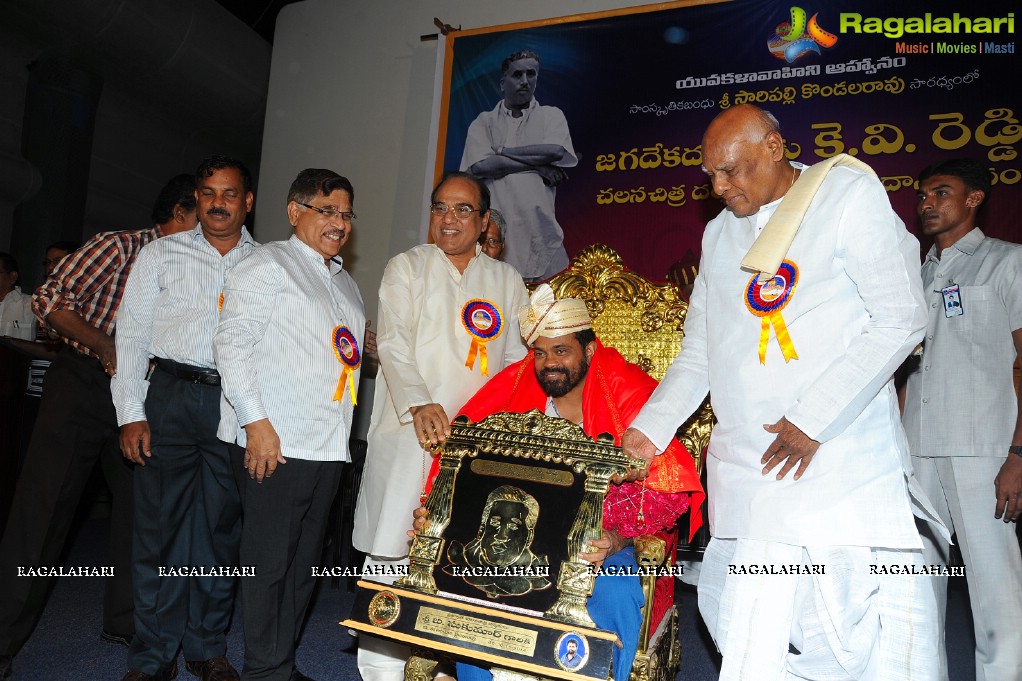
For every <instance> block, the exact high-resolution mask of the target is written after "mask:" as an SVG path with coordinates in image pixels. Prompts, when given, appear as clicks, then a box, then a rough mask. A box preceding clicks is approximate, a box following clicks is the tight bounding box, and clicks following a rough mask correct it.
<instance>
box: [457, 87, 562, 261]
mask: <svg viewBox="0 0 1022 681" xmlns="http://www.w3.org/2000/svg"><path fill="white" fill-rule="evenodd" d="M534 144H556V145H559V146H560V147H562V148H563V149H564V152H565V153H564V157H563V158H562V159H561V160H560V161H558V162H557V163H554V164H553V165H556V166H559V167H562V168H572V167H574V166H575V165H577V164H578V158H577V157H576V156H575V149H574V147H573V146H572V144H571V134H570V133H569V132H568V121H567V120H565V118H564V114H563V113H562V112H561V110H560V109H558V108H557V107H556V106H542V105H540V104H539V102H537V101H536V100H535V99H533V100H532V102H531V103H530V104H529V107H528V108H527V109H526V110H525V111H524V112H522V116H521V117H519V118H515V117H514V116H512V115H511V111H510V110H509V109H508V108H507V107H506V106H505V105H504V102H503V101H500V102H498V103H497V106H496V107H495V108H493V109H492V110H490V111H484V112H482V113H481V114H479V116H477V117H476V119H475V120H474V121H472V125H470V126H469V128H468V136H467V137H466V139H465V152H464V154H463V155H462V157H461V169H462V170H468V169H469V168H471V167H472V165H473V164H475V163H478V162H479V161H482V160H483V159H485V158H487V157H489V156H492V155H494V154H496V153H499V152H500V150H501V149H504V148H513V147H524V146H530V145H534ZM485 182H486V187H487V188H488V189H489V190H490V205H491V207H492V208H496V209H497V210H499V211H500V212H501V214H502V215H503V216H504V218H505V219H506V220H507V233H506V234H505V235H504V262H506V263H509V264H510V265H512V266H513V267H515V268H516V269H517V270H518V271H519V272H521V273H522V276H523V277H526V278H528V279H530V280H532V279H546V278H548V277H550V276H553V275H554V274H556V273H558V272H560V271H561V270H563V269H564V268H565V267H567V266H568V254H567V252H566V251H565V250H564V232H563V231H562V230H561V226H560V224H558V222H557V217H556V216H555V215H554V199H555V198H556V197H557V189H556V188H554V187H549V186H547V185H546V184H545V183H544V182H543V178H542V177H540V176H539V174H537V173H535V172H524V173H510V174H508V175H505V176H504V177H497V178H487V179H486V180H485Z"/></svg>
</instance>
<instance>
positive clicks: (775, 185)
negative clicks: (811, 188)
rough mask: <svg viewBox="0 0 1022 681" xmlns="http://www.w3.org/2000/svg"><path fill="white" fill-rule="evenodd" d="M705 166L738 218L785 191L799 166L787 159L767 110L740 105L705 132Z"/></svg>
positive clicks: (717, 188) (727, 112) (704, 168)
mask: <svg viewBox="0 0 1022 681" xmlns="http://www.w3.org/2000/svg"><path fill="white" fill-rule="evenodd" d="M703 170H705V171H706V173H707V175H709V176H710V179H711V181H712V183H713V191H714V192H715V193H716V194H718V195H719V196H720V197H721V198H722V199H724V201H725V202H726V203H727V207H728V210H730V211H731V212H733V213H734V214H735V215H736V216H738V217H745V216H747V215H752V214H754V213H755V212H757V211H758V210H759V209H760V208H762V207H763V206H764V205H766V204H768V203H770V202H772V201H776V200H777V199H779V198H781V197H782V196H784V194H785V192H787V191H788V188H789V187H790V186H791V184H792V182H793V181H794V177H795V169H794V168H792V166H791V165H790V164H789V163H788V162H787V161H786V160H785V158H784V140H783V139H782V138H781V133H780V128H779V126H778V124H777V119H776V118H774V117H773V115H771V114H770V113H769V112H766V111H764V110H762V109H760V108H759V107H755V106H752V105H750V104H742V105H740V106H736V107H734V108H731V109H728V110H727V111H724V112H722V113H721V114H720V115H718V116H717V117H716V118H714V119H713V121H711V122H710V125H709V127H707V128H706V133H705V134H704V135H703Z"/></svg>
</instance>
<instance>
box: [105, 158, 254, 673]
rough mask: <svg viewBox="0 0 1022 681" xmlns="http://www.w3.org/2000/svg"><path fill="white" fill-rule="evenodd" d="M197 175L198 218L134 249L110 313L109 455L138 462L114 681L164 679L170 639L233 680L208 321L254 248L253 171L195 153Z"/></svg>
mask: <svg viewBox="0 0 1022 681" xmlns="http://www.w3.org/2000/svg"><path fill="white" fill-rule="evenodd" d="M195 183H196V192H195V195H196V200H197V203H198V216H199V225H198V226H197V227H196V228H195V229H193V230H190V231H187V232H181V233H180V234H174V235H171V236H168V237H164V238H163V239H158V240H156V241H154V242H152V243H150V244H148V245H147V246H146V247H145V248H143V249H142V250H141V251H140V252H139V255H138V258H137V259H136V261H135V265H134V267H133V268H132V270H131V274H130V275H129V276H128V283H127V285H126V287H125V292H124V297H123V299H122V300H121V307H120V309H119V310H118V313H117V334H116V343H117V373H116V375H115V376H114V378H113V382H112V383H111V393H112V395H113V400H114V407H115V408H116V410H117V423H118V425H119V426H120V428H121V452H122V453H123V454H124V456H125V457H126V458H127V459H130V460H131V461H133V462H135V463H136V464H138V467H137V468H136V469H135V473H134V492H135V500H136V503H135V529H134V535H133V542H132V563H133V570H132V577H133V578H134V589H135V637H134V639H133V640H132V642H131V648H130V650H129V652H128V667H129V669H130V671H129V672H128V674H127V675H126V676H125V677H124V678H123V680H122V681H151V680H155V681H169V679H173V678H174V677H175V676H176V675H177V655H178V650H179V649H183V652H184V656H185V661H186V668H187V669H188V671H189V672H191V673H192V674H194V675H195V676H197V677H199V678H200V679H201V681H221V680H223V681H232V680H236V679H237V678H238V673H237V672H236V671H235V670H234V668H233V667H231V665H230V663H229V662H228V661H227V658H226V656H225V654H226V651H227V639H226V630H227V626H228V624H229V623H230V618H231V610H232V606H233V602H234V586H235V583H236V580H235V579H234V574H235V571H236V570H237V567H238V544H239V541H240V539H241V500H240V499H239V497H238V488H237V484H236V483H235V481H234V475H233V473H232V472H231V465H230V455H229V453H228V450H227V445H226V444H224V443H223V442H221V441H220V440H219V439H217V428H218V426H219V425H220V375H219V374H218V373H217V371H216V368H215V363H214V361H213V332H214V331H215V330H216V325H217V322H218V320H219V317H220V314H219V310H220V301H221V299H222V293H223V289H224V278H225V277H226V275H227V272H228V270H230V269H231V268H232V267H234V266H235V265H236V264H237V263H238V262H240V261H241V260H242V259H243V258H245V257H246V256H248V255H249V253H251V252H252V251H254V250H255V248H256V246H257V244H256V243H255V241H253V240H252V237H251V236H250V235H249V233H248V230H247V229H245V227H244V224H243V223H244V221H245V216H246V215H247V214H248V212H249V211H251V210H252V203H253V201H254V196H253V194H252V176H251V174H250V173H249V172H248V170H247V169H246V168H245V166H244V165H242V164H241V163H240V162H239V161H236V160H234V159H231V158H227V157H224V156H213V157H210V158H208V159H206V160H205V161H203V162H202V164H201V165H200V166H199V168H198V170H196V173H195ZM150 360H152V361H153V362H154V363H155V369H153V371H152V374H151V376H150V374H149V367H150ZM147 379H148V380H147ZM182 571H185V572H186V574H187V576H182V575H181V572H182ZM210 573H212V574H210Z"/></svg>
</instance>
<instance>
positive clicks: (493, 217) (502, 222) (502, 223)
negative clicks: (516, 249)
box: [490, 208, 507, 241]
mask: <svg viewBox="0 0 1022 681" xmlns="http://www.w3.org/2000/svg"><path fill="white" fill-rule="evenodd" d="M490 222H492V223H493V224H495V225H497V229H498V230H500V240H501V241H503V240H504V236H505V235H506V234H507V219H505V218H504V215H503V214H502V213H501V212H500V211H499V210H497V209H496V208H491V209H490Z"/></svg>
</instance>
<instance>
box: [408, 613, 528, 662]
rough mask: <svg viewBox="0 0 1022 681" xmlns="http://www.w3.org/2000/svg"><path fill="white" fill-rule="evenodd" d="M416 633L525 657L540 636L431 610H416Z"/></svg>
mask: <svg viewBox="0 0 1022 681" xmlns="http://www.w3.org/2000/svg"><path fill="white" fill-rule="evenodd" d="M415 630H416V631H421V632H423V633H427V634H435V635H437V636H443V637H446V638H451V639H454V640H456V641H463V642H465V643H474V644H476V645H480V646H486V647H487V648H493V649H494V650H501V651H504V652H506V653H516V654H518V655H527V656H531V655H533V654H534V653H535V652H536V639H537V637H538V634H539V632H537V631H534V630H532V629H523V628H522V627H515V626H511V625H510V624H506V623H503V622H491V621H489V620H484V619H480V618H478V617H469V616H468V615H462V614H460V613H452V612H448V611H446V610H438V609H436V608H430V607H422V608H420V609H419V615H418V617H416V618H415Z"/></svg>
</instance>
